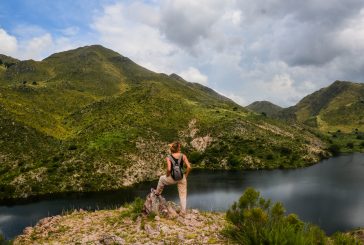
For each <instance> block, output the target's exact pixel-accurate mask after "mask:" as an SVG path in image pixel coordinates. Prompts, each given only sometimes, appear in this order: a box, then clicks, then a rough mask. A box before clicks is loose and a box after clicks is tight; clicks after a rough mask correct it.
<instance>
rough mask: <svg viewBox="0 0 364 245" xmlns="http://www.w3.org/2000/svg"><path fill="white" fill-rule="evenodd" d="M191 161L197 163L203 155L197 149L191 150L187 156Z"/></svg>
mask: <svg viewBox="0 0 364 245" xmlns="http://www.w3.org/2000/svg"><path fill="white" fill-rule="evenodd" d="M188 158H189V160H190V162H191V163H199V162H201V161H202V159H203V155H202V154H201V153H200V152H198V151H193V152H191V153H190V154H189V156H188Z"/></svg>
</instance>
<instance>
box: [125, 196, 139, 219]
mask: <svg viewBox="0 0 364 245" xmlns="http://www.w3.org/2000/svg"><path fill="white" fill-rule="evenodd" d="M143 207H144V200H143V199H141V198H140V197H137V198H135V200H134V201H133V202H132V203H131V204H129V205H127V209H126V210H123V211H122V212H121V214H120V217H121V218H124V217H127V216H129V217H130V218H131V219H133V220H136V218H137V217H138V216H139V215H140V214H141V213H142V211H143Z"/></svg>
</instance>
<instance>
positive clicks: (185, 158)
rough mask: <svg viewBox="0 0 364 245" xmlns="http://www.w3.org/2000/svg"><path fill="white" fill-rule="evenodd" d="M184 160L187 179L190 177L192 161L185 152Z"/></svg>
mask: <svg viewBox="0 0 364 245" xmlns="http://www.w3.org/2000/svg"><path fill="white" fill-rule="evenodd" d="M183 162H184V163H185V164H186V168H187V169H186V173H185V175H186V179H187V177H188V174H189V173H190V171H191V169H192V168H191V164H190V162H189V161H188V159H187V156H186V155H185V154H183Z"/></svg>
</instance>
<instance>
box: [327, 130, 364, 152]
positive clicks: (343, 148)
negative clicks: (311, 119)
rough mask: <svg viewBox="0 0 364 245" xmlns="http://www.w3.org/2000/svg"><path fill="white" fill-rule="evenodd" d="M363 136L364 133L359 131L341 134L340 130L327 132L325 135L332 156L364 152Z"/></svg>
mask: <svg viewBox="0 0 364 245" xmlns="http://www.w3.org/2000/svg"><path fill="white" fill-rule="evenodd" d="M363 135H364V132H361V131H359V130H357V131H356V130H353V132H350V133H343V132H341V130H340V131H339V130H337V131H335V132H328V133H327V135H326V139H327V141H328V142H329V143H330V144H331V146H330V147H329V150H330V151H331V152H332V153H333V154H335V153H339V152H343V153H350V152H364V137H363ZM333 150H334V151H333ZM335 155H337V154H335Z"/></svg>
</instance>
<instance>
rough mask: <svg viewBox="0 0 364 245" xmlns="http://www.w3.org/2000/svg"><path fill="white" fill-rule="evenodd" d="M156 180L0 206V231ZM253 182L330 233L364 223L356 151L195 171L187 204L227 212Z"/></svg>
mask: <svg viewBox="0 0 364 245" xmlns="http://www.w3.org/2000/svg"><path fill="white" fill-rule="evenodd" d="M156 183H157V181H153V182H145V183H141V184H138V185H136V186H134V187H133V188H130V189H126V190H120V191H112V192H101V193H88V194H67V195H63V196H58V197H44V198H42V199H41V200H37V201H30V202H25V203H19V204H11V205H10V204H9V205H1V206H0V232H2V233H3V234H4V235H5V237H6V238H7V239H11V238H13V237H14V236H16V235H18V234H21V233H22V231H23V229H24V228H25V227H26V226H30V225H34V224H36V223H37V221H38V220H39V219H41V218H43V217H47V216H52V215H57V214H62V213H64V212H66V211H68V210H72V209H79V208H82V209H88V210H97V209H107V208H115V207H118V206H120V205H121V204H123V203H125V202H130V201H132V200H133V199H134V198H135V197H142V198H144V197H145V196H146V195H147V194H148V193H149V191H150V188H151V187H153V186H154V187H155V186H156ZM249 186H252V187H254V188H255V189H257V190H259V191H260V192H261V194H262V196H263V197H264V198H270V199H272V200H273V201H281V202H283V204H284V206H285V207H286V209H287V212H288V213H290V212H294V213H297V214H298V215H299V217H300V218H301V219H302V220H304V221H308V222H311V223H314V224H317V225H319V226H320V227H321V228H323V229H324V230H325V231H326V232H327V233H328V234H331V233H333V232H335V231H345V230H350V229H353V228H356V227H364V154H363V153H354V154H350V155H342V156H338V157H334V158H331V159H327V160H323V161H322V162H321V163H319V164H316V165H314V166H311V167H307V168H301V169H292V170H281V169H277V170H256V171H221V170H219V171H213V170H194V171H192V172H191V174H190V177H189V179H188V200H187V202H188V207H189V208H198V209H202V210H214V211H224V210H226V209H228V208H229V207H230V206H231V204H232V203H233V202H234V201H236V200H238V198H239V197H240V196H241V194H242V193H243V191H244V189H246V188H247V187H249ZM163 195H164V196H165V197H166V199H167V200H173V201H178V193H177V187H176V186H168V187H166V188H165V191H164V193H163Z"/></svg>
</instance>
